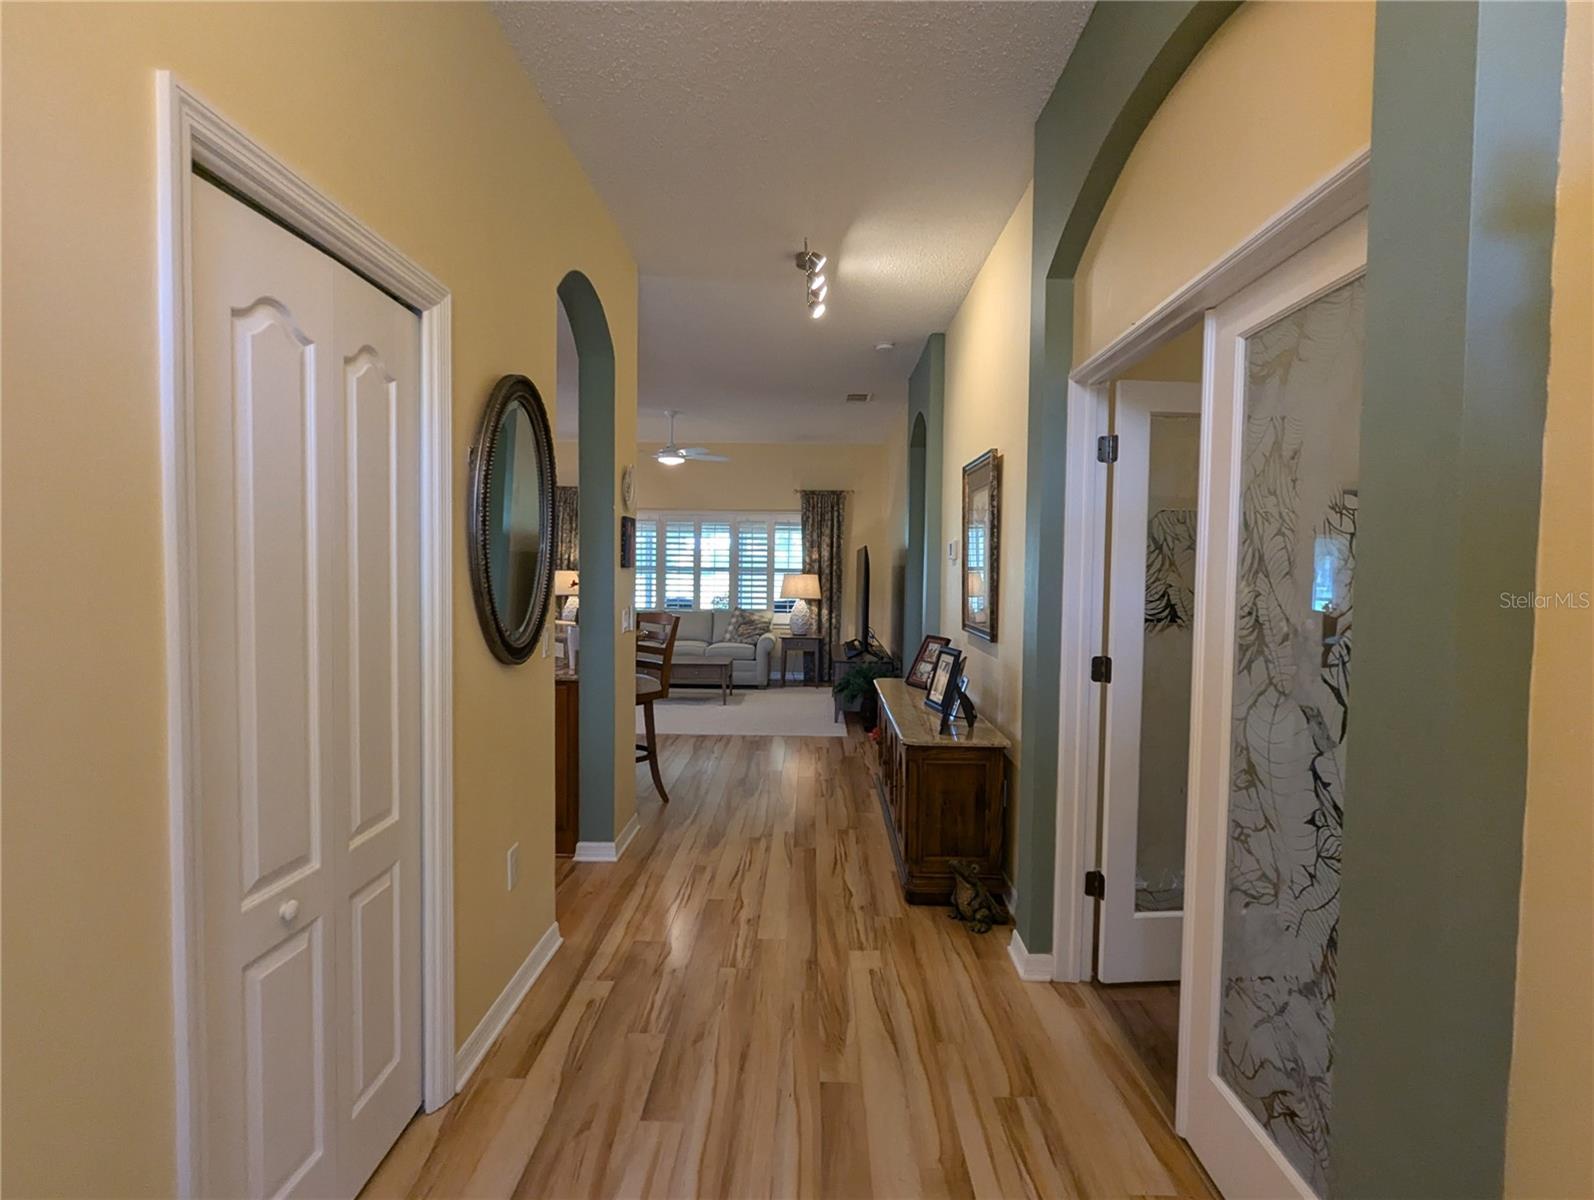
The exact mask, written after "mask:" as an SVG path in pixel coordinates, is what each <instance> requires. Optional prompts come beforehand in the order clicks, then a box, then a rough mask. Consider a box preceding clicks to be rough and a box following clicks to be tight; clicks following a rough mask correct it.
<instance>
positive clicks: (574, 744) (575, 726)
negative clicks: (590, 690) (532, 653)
mask: <svg viewBox="0 0 1594 1200" xmlns="http://www.w3.org/2000/svg"><path fill="white" fill-rule="evenodd" d="M553 683H554V688H553V852H554V854H555V855H559V856H563V857H565V858H569V857H570V856H571V855H573V854H574V853H575V852H576V837H577V835H578V833H579V826H580V824H581V681H580V680H579V679H578V678H577V677H576V676H574V675H571V674H569V673H568V672H566V671H563V670H560V671H556V672H555V673H554V677H553Z"/></svg>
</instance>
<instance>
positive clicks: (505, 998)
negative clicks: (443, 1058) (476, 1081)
mask: <svg viewBox="0 0 1594 1200" xmlns="http://www.w3.org/2000/svg"><path fill="white" fill-rule="evenodd" d="M563 944H564V939H563V938H562V937H560V936H559V922H557V921H555V922H554V923H553V924H552V925H550V926H548V931H547V932H546V933H544V934H543V935H542V937H540V938H538V939H537V944H536V945H535V946H533V947H532V948H531V953H530V954H528V955H526V961H525V962H523V963H521V964H520V969H519V970H517V971H516V972H515V973H514V975H512V976H511V977H510V979H509V982H508V983H507V984H505V985H504V990H503V991H501V992H499V993H498V999H496V1000H494V1001H493V1003H492V1007H491V1008H489V1009H488V1010H487V1013H486V1015H485V1016H483V1017H482V1019H481V1022H480V1024H478V1025H477V1026H476V1028H475V1029H473V1030H471V1032H470V1036H469V1037H468V1038H466V1039H465V1044H464V1045H463V1046H461V1047H460V1048H459V1050H458V1052H457V1053H456V1054H455V1055H454V1093H455V1094H456V1095H458V1094H459V1093H460V1092H461V1091H463V1090H464V1088H465V1084H466V1083H468V1082H469V1081H470V1077H471V1074H472V1073H473V1072H474V1071H475V1070H476V1068H477V1067H479V1066H481V1061H482V1059H484V1058H486V1057H487V1051H488V1050H490V1049H491V1048H492V1044H493V1043H494V1042H495V1041H497V1040H498V1035H499V1034H500V1033H502V1032H503V1031H504V1026H505V1025H507V1024H509V1018H510V1017H512V1016H514V1015H515V1009H517V1008H519V1007H520V1002H521V1001H522V1000H524V999H525V998H526V993H527V992H529V991H531V985H532V984H534V983H536V982H537V976H539V975H541V974H542V969H543V968H544V967H546V966H547V965H548V961H549V960H550V959H551V958H553V956H554V951H556V950H558V949H559V947H560V946H561V945H563Z"/></svg>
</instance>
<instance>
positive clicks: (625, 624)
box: [620, 604, 636, 633]
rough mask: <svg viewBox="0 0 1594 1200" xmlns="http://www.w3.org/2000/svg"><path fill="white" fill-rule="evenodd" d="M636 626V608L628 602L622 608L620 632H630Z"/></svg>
mask: <svg viewBox="0 0 1594 1200" xmlns="http://www.w3.org/2000/svg"><path fill="white" fill-rule="evenodd" d="M635 628H636V609H634V608H632V607H631V606H630V605H629V604H627V605H626V606H625V607H624V608H623V609H621V610H620V632H621V633H630V632H631V631H632V630H633V629H635Z"/></svg>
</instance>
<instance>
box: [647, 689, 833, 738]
mask: <svg viewBox="0 0 1594 1200" xmlns="http://www.w3.org/2000/svg"><path fill="white" fill-rule="evenodd" d="M653 719H654V723H655V728H656V729H657V730H658V732H659V733H661V734H664V733H684V734H705V735H709V736H726V735H729V736H732V737H778V736H782V735H784V736H786V737H842V736H844V735H845V734H846V732H847V725H846V722H845V721H837V720H836V719H835V706H834V704H832V702H831V699H830V688H828V687H789V688H778V687H777V688H765V689H763V690H762V691H760V690H758V689H756V688H747V689H746V690H743V689H742V688H737V689H736V691H735V692H734V693H732V695H731V697H730V699H729V701H728V702H727V703H725V704H724V705H721V704H720V693H719V689H718V688H681V687H676V688H671V689H670V698H669V699H668V700H660V701H658V702H657V703H656V704H654V706H653ZM636 727H637V732H638V733H641V732H642V710H641V709H640V708H639V709H637V714H636Z"/></svg>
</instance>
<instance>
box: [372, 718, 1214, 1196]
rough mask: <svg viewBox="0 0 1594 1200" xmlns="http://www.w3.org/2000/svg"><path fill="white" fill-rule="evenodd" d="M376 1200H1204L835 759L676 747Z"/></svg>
mask: <svg viewBox="0 0 1594 1200" xmlns="http://www.w3.org/2000/svg"><path fill="white" fill-rule="evenodd" d="M661 752H662V760H663V761H662V769H663V772H664V779H665V784H666V786H667V787H668V788H669V792H670V796H671V798H672V800H673V803H672V804H670V805H669V806H667V807H664V806H660V805H659V804H658V802H657V800H656V798H655V797H654V794H653V789H652V787H651V785H650V784H649V783H648V782H647V776H646V773H645V771H644V772H643V773H642V774H640V775H639V778H638V781H637V792H638V797H639V800H640V802H641V804H642V821H643V825H642V829H641V832H640V833H639V834H638V835H637V837H636V839H635V841H634V842H633V843H632V844H631V847H630V849H629V850H628V851H627V852H626V855H625V857H624V858H623V859H622V860H621V861H620V862H619V863H613V864H608V863H602V864H600V863H581V864H569V863H564V864H561V866H560V869H559V892H558V916H559V923H560V928H561V931H562V932H563V935H564V938H565V944H564V946H563V947H562V948H561V949H560V950H559V952H558V954H556V955H555V956H554V958H553V960H552V962H550V963H549V965H548V967H547V968H546V969H545V971H544V972H543V975H542V977H541V978H540V979H539V980H538V981H537V984H536V986H535V987H534V988H533V989H532V991H531V993H530V995H529V996H528V997H527V999H526V1001H525V1003H524V1004H522V1006H521V1008H520V1010H519V1011H518V1012H517V1013H516V1014H515V1016H514V1017H513V1018H512V1019H511V1021H510V1023H509V1025H508V1027H507V1028H506V1030H505V1032H504V1034H503V1036H502V1038H501V1039H500V1040H499V1042H498V1043H497V1044H496V1045H495V1046H494V1048H493V1049H492V1051H491V1052H490V1053H489V1054H488V1056H487V1058H486V1060H485V1061H484V1062H483V1063H482V1065H481V1067H480V1068H479V1069H478V1070H477V1072H476V1075H475V1076H474V1077H473V1078H472V1080H471V1082H470V1085H469V1086H468V1087H467V1088H466V1089H465V1091H464V1092H463V1093H461V1094H460V1095H459V1096H458V1097H456V1098H455V1100H454V1101H453V1103H451V1104H450V1105H448V1106H447V1107H445V1108H443V1109H441V1110H439V1111H438V1112H436V1113H432V1114H430V1115H425V1116H421V1117H418V1118H417V1119H416V1120H415V1121H414V1122H413V1123H412V1124H411V1126H410V1128H409V1129H408V1130H407V1131H406V1132H405V1134H404V1136H403V1137H402V1138H401V1139H400V1141H399V1143H398V1145H397V1146H395V1147H394V1149H393V1151H392V1153H391V1154H389V1155H388V1157H387V1160H386V1161H385V1162H384V1163H383V1164H382V1166H381V1167H380V1168H379V1169H378V1171H377V1173H376V1175H375V1176H374V1177H373V1178H372V1180H371V1182H370V1184H369V1185H368V1186H367V1188H366V1193H365V1194H366V1195H368V1196H372V1197H387V1196H417V1197H419V1196H440V1197H454V1196H471V1197H494V1196H517V1197H575V1196H584V1197H586V1196H590V1197H608V1196H682V1197H687V1196H711V1197H736V1198H738V1200H740V1198H743V1197H763V1196H845V1197H854V1196H857V1197H862V1196H872V1197H882V1198H885V1197H891V1198H896V1197H913V1196H981V1197H986V1196H990V1197H997V1196H1000V1197H1021V1196H1103V1197H1107V1196H1111V1197H1121V1196H1202V1197H1205V1196H1209V1195H1211V1194H1212V1193H1211V1191H1210V1189H1209V1187H1208V1185H1207V1184H1206V1182H1205V1180H1204V1177H1203V1175H1202V1174H1201V1172H1200V1169H1199V1168H1198V1167H1197V1166H1196V1165H1195V1163H1194V1160H1193V1158H1192V1157H1191V1155H1190V1153H1189V1151H1188V1149H1187V1148H1186V1147H1185V1146H1184V1144H1183V1143H1182V1142H1181V1141H1180V1140H1179V1139H1178V1138H1176V1137H1175V1136H1174V1135H1173V1133H1172V1132H1171V1130H1170V1129H1169V1128H1168V1125H1167V1122H1166V1120H1165V1118H1164V1117H1163V1116H1162V1115H1161V1113H1160V1112H1159V1109H1158V1105H1157V1103H1156V1101H1155V1100H1154V1099H1153V1097H1152V1095H1151V1094H1150V1089H1149V1088H1148V1087H1147V1085H1146V1083H1145V1080H1144V1077H1143V1075H1142V1073H1141V1072H1140V1071H1139V1070H1137V1069H1136V1064H1134V1063H1132V1061H1131V1057H1130V1056H1131V1053H1132V1051H1131V1050H1130V1048H1129V1046H1128V1043H1127V1042H1126V1041H1125V1039H1124V1038H1123V1036H1122V1034H1121V1033H1120V1032H1119V1031H1118V1029H1117V1028H1116V1027H1115V1026H1114V1024H1113V1022H1112V1021H1111V1019H1110V1018H1109V1017H1108V1016H1107V1014H1106V1012H1105V1010H1104V1009H1103V1008H1102V1006H1101V1005H1100V1003H1099V1001H1097V1000H1096V998H1095V997H1094V996H1092V995H1090V994H1089V990H1088V989H1083V988H1075V987H1071V986H1068V985H1062V984H1055V985H1054V984H1043V983H1021V982H1020V981H1019V980H1018V978H1017V976H1016V974H1015V973H1014V970H1013V967H1012V965H1011V963H1010V962H1009V960H1008V957H1007V948H1006V947H1007V938H1008V936H1009V933H1010V931H1009V930H1008V929H1006V928H1003V927H998V928H997V929H995V930H993V931H992V932H991V933H989V934H986V935H984V936H977V935H974V934H971V933H968V932H966V931H965V930H964V929H963V928H962V926H960V925H959V924H957V923H956V922H954V921H951V920H949V919H948V917H947V915H946V910H945V909H939V908H919V907H909V906H908V905H906V904H904V903H903V901H902V899H901V893H900V891H899V890H898V888H897V884H896V880H895V874H894V870H893V867H892V863H891V857H890V849H889V847H888V845H887V842H886V839H885V831H884V828H883V826H882V823H881V814H880V808H879V804H878V802H877V801H876V799H875V795H874V792H873V789H872V786H871V784H870V781H869V776H868V774H867V771H866V767H865V761H866V760H865V755H868V754H872V753H873V751H872V749H871V748H870V746H869V744H868V743H867V742H866V741H864V740H863V739H862V738H861V737H860V736H858V735H857V734H853V735H852V736H849V737H847V738H811V739H802V738H750V737H718V738H715V737H690V738H689V737H678V738H668V739H664V740H663V742H662V746H661Z"/></svg>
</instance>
